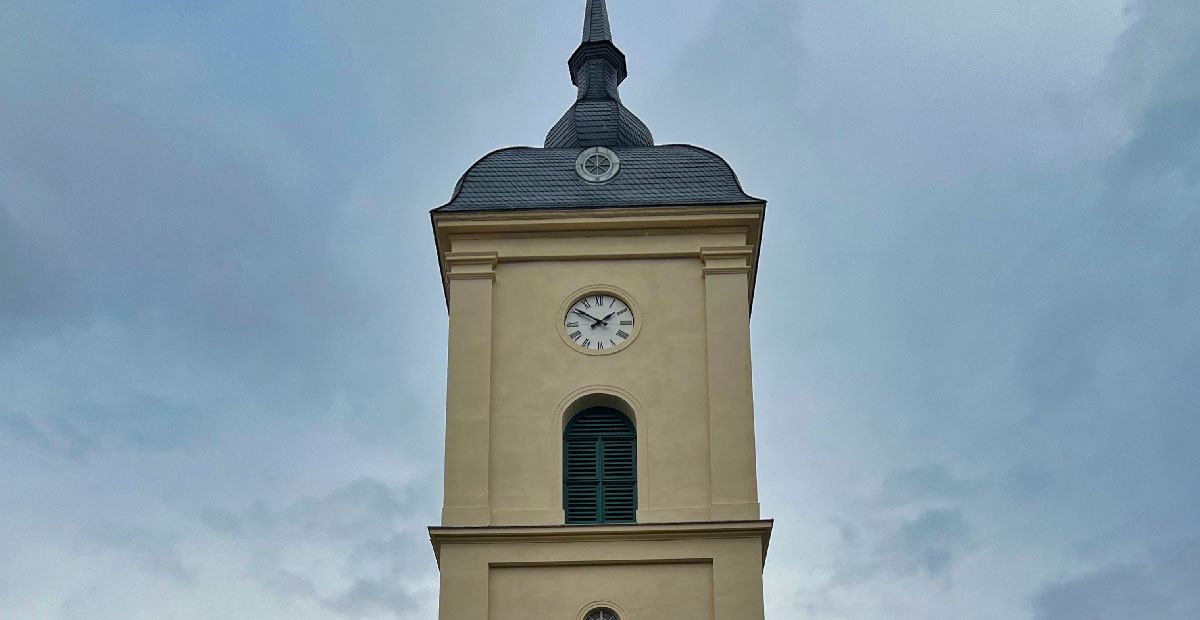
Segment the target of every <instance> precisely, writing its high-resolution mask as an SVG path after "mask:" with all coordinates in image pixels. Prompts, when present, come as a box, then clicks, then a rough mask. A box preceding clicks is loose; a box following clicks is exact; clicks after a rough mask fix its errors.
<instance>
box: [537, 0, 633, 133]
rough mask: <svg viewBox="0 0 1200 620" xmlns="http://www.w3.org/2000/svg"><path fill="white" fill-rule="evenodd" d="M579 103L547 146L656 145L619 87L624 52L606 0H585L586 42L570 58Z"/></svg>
mask: <svg viewBox="0 0 1200 620" xmlns="http://www.w3.org/2000/svg"><path fill="white" fill-rule="evenodd" d="M567 67H569V68H570V69H571V83H573V84H574V85H575V86H576V87H578V88H579V94H578V95H577V96H576V101H575V105H573V106H571V109H569V110H567V113H566V114H564V115H563V117H562V118H561V119H559V121H558V123H556V124H555V125H554V127H552V128H551V129H550V133H548V134H546V147H547V148H558V147H564V148H565V147H580V146H582V147H590V146H654V137H653V136H652V135H651V134H650V129H649V128H647V127H646V125H645V123H643V122H642V121H641V120H640V119H638V117H636V116H634V114H633V112H630V111H629V110H628V109H627V108H626V107H625V106H624V105H621V95H620V93H619V92H618V91H617V87H618V86H620V84H621V82H623V81H624V80H625V76H626V75H627V73H628V71H627V69H626V67H625V54H622V53H621V50H620V49H617V46H616V45H614V44H613V42H612V28H611V27H610V26H609V23H608V7H607V6H605V2H604V0H587V8H586V9H585V10H584V14H583V42H582V43H580V44H579V48H578V49H576V50H575V53H574V54H571V58H570V59H569V60H567Z"/></svg>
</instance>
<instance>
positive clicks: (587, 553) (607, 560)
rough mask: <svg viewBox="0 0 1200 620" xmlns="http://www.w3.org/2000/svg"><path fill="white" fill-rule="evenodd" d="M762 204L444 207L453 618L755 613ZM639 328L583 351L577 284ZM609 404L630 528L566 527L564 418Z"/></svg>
mask: <svg viewBox="0 0 1200 620" xmlns="http://www.w3.org/2000/svg"><path fill="white" fill-rule="evenodd" d="M762 215H763V209H762V207H761V206H758V207H755V206H750V207H707V208H705V207H692V208H686V209H684V208H678V207H675V208H643V209H629V208H623V209H613V210H589V211H588V212H586V214H581V213H580V212H578V211H567V210H562V211H546V210H539V211H536V212H531V213H528V214H521V216H516V215H514V214H496V213H471V214H462V215H455V214H445V215H441V214H439V215H435V218H434V219H435V227H436V232H437V239H438V246H439V248H440V249H441V252H442V265H443V270H444V277H445V283H446V290H447V298H448V304H449V313H450V352H449V375H448V386H447V389H448V396H447V430H446V477H445V480H446V482H445V500H444V508H443V511H442V525H441V526H440V527H434V528H431V530H430V532H431V538H432V540H433V543H434V548H435V551H436V553H437V555H438V559H439V566H440V569H441V574H442V590H441V618H442V620H460V619H464V620H465V619H466V618H488V619H490V620H505V619H509V618H511V619H513V620H516V619H517V618H522V619H525V618H538V619H541V618H546V619H549V618H573V619H575V618H582V617H583V615H581V614H586V612H587V610H588V609H589V608H591V607H594V606H597V605H606V606H608V607H610V608H612V609H614V610H617V611H618V614H620V610H624V611H625V614H624V615H621V618H622V619H623V620H638V619H640V618H646V619H649V618H656V619H661V618H689V619H694V618H713V619H722V620H724V619H730V620H732V619H735V618H736V619H753V618H761V617H762V615H763V610H762V567H763V563H764V561H765V557H766V543H767V539H768V536H769V532H770V523H769V522H764V521H760V520H759V508H758V496H757V480H756V474H755V454H754V419H753V401H752V388H751V370H750V324H749V321H750V300H751V295H752V283H753V280H754V278H753V276H754V265H755V263H756V258H757V249H758V242H759V238H760V234H761V224H762ZM598 291H601V292H609V293H612V294H616V295H619V296H620V297H621V298H622V299H624V300H627V301H628V302H630V306H631V307H632V308H633V309H634V311H635V313H636V315H637V317H638V330H637V332H636V333H634V334H633V335H632V338H631V339H630V342H628V344H627V345H626V346H625V347H624V348H623V349H621V350H619V351H616V352H614V353H612V354H608V355H589V354H585V353H583V352H581V351H579V350H578V349H577V348H573V347H571V346H570V345H569V344H568V343H567V342H566V341H565V340H564V337H563V333H564V329H563V327H562V324H563V315H564V313H565V311H566V309H567V307H568V305H569V304H571V303H572V302H574V301H575V300H576V299H577V298H578V297H579V296H581V295H584V294H588V293H593V292H598ZM594 404H602V405H607V406H611V407H613V408H616V409H618V410H620V411H622V412H624V413H626V414H627V415H628V416H629V417H630V418H631V419H632V420H633V422H634V424H635V426H636V427H637V431H638V433H637V444H638V445H637V448H638V454H639V458H638V460H637V464H638V487H637V491H638V511H637V523H636V524H633V525H625V524H622V525H580V526H565V525H564V513H563V508H562V493H563V466H562V462H563V461H562V445H563V443H562V437H563V429H564V427H565V425H566V423H567V421H568V420H569V419H570V418H571V416H572V415H574V414H575V413H577V412H578V411H580V410H582V409H584V408H586V407H588V406H591V405H594Z"/></svg>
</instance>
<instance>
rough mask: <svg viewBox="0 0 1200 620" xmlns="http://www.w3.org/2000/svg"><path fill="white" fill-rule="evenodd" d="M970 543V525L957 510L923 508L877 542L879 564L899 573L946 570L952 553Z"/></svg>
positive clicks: (933, 574) (930, 573)
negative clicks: (881, 540) (912, 517)
mask: <svg viewBox="0 0 1200 620" xmlns="http://www.w3.org/2000/svg"><path fill="white" fill-rule="evenodd" d="M970 545H971V528H970V526H969V525H967V522H966V519H965V518H964V517H963V514H962V512H961V511H959V510H953V509H939V510H927V511H925V512H923V513H921V514H920V515H919V516H917V517H916V518H915V519H912V520H911V521H908V522H906V523H904V524H903V525H901V526H900V527H899V529H897V530H896V531H895V532H893V533H892V534H891V535H889V536H888V537H887V538H886V539H885V540H884V541H883V543H882V544H881V545H880V547H879V550H878V554H879V559H878V560H877V562H879V563H880V564H881V565H882V566H885V567H889V568H891V569H892V570H895V571H897V572H899V573H902V574H911V573H925V574H926V575H928V576H930V577H938V576H943V575H945V574H946V571H947V569H948V568H949V567H950V564H951V562H953V561H954V557H955V555H957V554H958V553H959V552H960V551H962V550H964V549H967V548H969V547H970Z"/></svg>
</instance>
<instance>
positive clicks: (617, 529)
mask: <svg viewBox="0 0 1200 620" xmlns="http://www.w3.org/2000/svg"><path fill="white" fill-rule="evenodd" d="M774 523H775V522H774V520H771V519H766V520H761V521H704V522H694V523H638V524H629V525H608V524H605V525H536V526H508V527H443V526H436V525H435V526H430V527H429V541H430V542H431V543H433V553H434V555H435V556H437V558H438V561H439V562H440V561H441V550H442V545H445V544H498V543H504V544H514V543H515V544H522V543H570V542H594V541H660V540H696V539H720V538H758V539H760V540H761V541H762V548H763V560H764V561H765V560H766V556H767V546H768V544H769V543H770V541H771V528H772V527H773V526H774Z"/></svg>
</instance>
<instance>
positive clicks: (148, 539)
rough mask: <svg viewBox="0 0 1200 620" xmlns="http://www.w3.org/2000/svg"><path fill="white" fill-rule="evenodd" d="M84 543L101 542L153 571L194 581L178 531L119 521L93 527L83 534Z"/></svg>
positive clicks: (179, 581) (93, 544)
mask: <svg viewBox="0 0 1200 620" xmlns="http://www.w3.org/2000/svg"><path fill="white" fill-rule="evenodd" d="M80 544H81V545H82V546H83V547H85V548H86V547H93V546H99V547H101V548H103V549H106V550H109V551H112V552H116V553H120V554H122V555H124V556H126V557H129V558H132V559H133V560H134V561H135V562H136V563H137V564H139V565H140V566H141V567H142V569H143V570H145V571H147V572H148V573H150V574H153V575H157V576H163V577H167V578H169V579H172V580H174V581H175V582H177V583H178V584H181V585H189V584H191V583H192V582H193V580H194V576H193V572H192V570H190V569H189V568H187V567H186V566H185V565H184V563H183V560H182V559H181V557H180V554H179V550H178V544H179V537H178V536H177V535H175V534H172V533H168V532H163V531H156V530H151V529H146V528H134V527H129V526H125V525H121V524H117V523H104V524H98V525H96V526H94V527H92V528H91V529H90V530H89V531H88V532H86V534H84V535H83V536H82V537H81V538H80Z"/></svg>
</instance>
